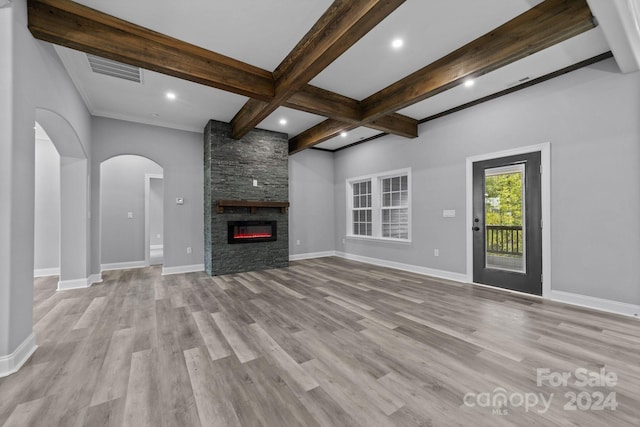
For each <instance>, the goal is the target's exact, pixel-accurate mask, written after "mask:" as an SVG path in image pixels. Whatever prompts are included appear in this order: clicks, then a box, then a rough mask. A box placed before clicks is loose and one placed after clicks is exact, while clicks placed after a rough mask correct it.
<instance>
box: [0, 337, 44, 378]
mask: <svg viewBox="0 0 640 427" xmlns="http://www.w3.org/2000/svg"><path fill="white" fill-rule="evenodd" d="M37 348H38V345H37V344H36V336H35V335H34V334H33V333H32V334H31V335H29V336H28V337H27V339H25V340H24V341H23V342H22V344H20V345H19V346H18V348H16V349H15V351H14V352H13V353H11V354H9V355H7V356H1V357H0V378H2V377H6V376H8V375H11V374H14V373H16V372H18V370H19V369H20V368H21V367H22V365H24V364H25V362H26V361H27V360H29V358H30V357H31V355H32V354H33V353H34V352H35V351H36V349H37Z"/></svg>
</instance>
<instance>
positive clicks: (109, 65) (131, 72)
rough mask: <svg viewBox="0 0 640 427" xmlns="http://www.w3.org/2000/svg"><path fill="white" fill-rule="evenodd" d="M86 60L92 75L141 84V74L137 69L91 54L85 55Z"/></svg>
mask: <svg viewBox="0 0 640 427" xmlns="http://www.w3.org/2000/svg"><path fill="white" fill-rule="evenodd" d="M87 59H88V60H89V65H90V66H91V70H92V71H93V72H94V73H98V74H104V75H105V76H111V77H116V78H118V79H124V80H129V81H132V82H136V83H142V72H141V70H140V68H138V67H134V66H132V65H127V64H123V63H122V62H118V61H112V60H111V59H106V58H101V57H99V56H95V55H91V54H87Z"/></svg>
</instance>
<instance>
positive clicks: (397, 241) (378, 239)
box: [346, 235, 412, 245]
mask: <svg viewBox="0 0 640 427" xmlns="http://www.w3.org/2000/svg"><path fill="white" fill-rule="evenodd" d="M346 238H347V240H362V241H365V242H380V243H393V244H399V245H411V244H412V242H411V239H389V238H385V237H369V236H355V235H350V236H346Z"/></svg>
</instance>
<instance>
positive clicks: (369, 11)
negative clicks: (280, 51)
mask: <svg viewBox="0 0 640 427" xmlns="http://www.w3.org/2000/svg"><path fill="white" fill-rule="evenodd" d="M404 1H405V0H335V1H334V2H333V4H332V5H331V6H330V7H329V9H327V11H326V12H325V13H324V14H323V15H322V16H321V17H320V19H319V20H318V21H317V22H316V23H315V24H314V26H313V27H312V28H311V29H310V30H309V32H308V33H307V34H306V35H305V36H304V37H303V38H302V40H300V41H299V42H298V44H297V45H296V47H295V48H293V50H292V51H291V53H289V55H287V57H286V58H285V59H284V60H283V61H282V62H281V63H280V65H279V66H278V68H276V70H275V71H274V73H273V75H274V78H275V79H276V81H275V96H274V97H273V99H271V100H270V101H263V100H259V99H250V100H249V101H247V103H246V104H245V105H244V107H243V108H242V109H241V110H240V111H239V112H238V113H237V114H236V116H235V117H234V118H233V120H232V121H231V126H232V132H231V136H232V137H233V138H235V139H240V138H242V137H243V136H244V135H246V134H247V133H248V132H249V131H250V130H251V129H253V128H254V127H256V126H257V125H258V123H260V122H261V121H262V120H264V119H265V118H266V117H268V116H269V115H270V114H271V113H272V112H273V111H275V110H276V109H277V108H278V107H280V106H281V105H283V104H284V103H285V102H286V101H287V99H289V98H290V97H291V96H292V95H293V94H294V93H296V92H297V91H298V90H300V89H301V88H302V87H303V86H304V85H306V84H307V83H308V82H309V81H311V80H312V79H313V78H314V77H315V76H317V75H318V74H319V73H320V72H321V71H322V70H324V69H325V68H326V67H327V66H328V65H329V64H331V63H332V62H333V61H334V60H335V59H336V58H338V57H339V56H340V55H342V54H343V53H344V52H345V51H346V50H347V49H349V48H350V47H351V46H352V45H353V44H355V43H356V42H357V41H358V40H360V39H361V38H362V37H363V36H364V35H365V34H367V33H368V32H369V31H370V30H371V29H373V28H374V27H375V26H376V25H378V24H379V23H380V22H381V21H382V20H383V19H384V18H386V17H387V16H388V15H389V14H390V13H391V12H393V11H394V10H396V9H397V8H398V7H399V6H400V5H401V4H402V3H404Z"/></svg>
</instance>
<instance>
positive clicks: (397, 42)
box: [391, 39, 404, 49]
mask: <svg viewBox="0 0 640 427" xmlns="http://www.w3.org/2000/svg"><path fill="white" fill-rule="evenodd" d="M403 45H404V40H402V39H394V40H393V41H392V42H391V47H392V48H394V49H400V48H401V47H402V46H403Z"/></svg>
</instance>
